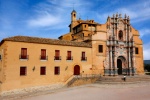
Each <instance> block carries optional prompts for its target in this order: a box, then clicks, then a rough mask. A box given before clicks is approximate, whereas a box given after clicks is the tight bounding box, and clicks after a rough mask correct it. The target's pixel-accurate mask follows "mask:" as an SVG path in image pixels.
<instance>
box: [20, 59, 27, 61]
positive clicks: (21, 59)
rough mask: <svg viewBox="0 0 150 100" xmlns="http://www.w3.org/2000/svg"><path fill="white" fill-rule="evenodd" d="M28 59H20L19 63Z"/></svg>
mask: <svg viewBox="0 0 150 100" xmlns="http://www.w3.org/2000/svg"><path fill="white" fill-rule="evenodd" d="M28 60H29V59H20V61H28Z"/></svg>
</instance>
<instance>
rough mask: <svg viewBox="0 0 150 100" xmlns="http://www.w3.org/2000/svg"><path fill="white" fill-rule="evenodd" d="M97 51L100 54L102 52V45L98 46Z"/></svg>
mask: <svg viewBox="0 0 150 100" xmlns="http://www.w3.org/2000/svg"><path fill="white" fill-rule="evenodd" d="M98 51H99V52H100V53H102V52H103V45H98Z"/></svg>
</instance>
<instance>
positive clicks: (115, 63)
mask: <svg viewBox="0 0 150 100" xmlns="http://www.w3.org/2000/svg"><path fill="white" fill-rule="evenodd" d="M114 49H115V50H114V51H115V52H114V71H115V73H114V75H115V76H116V75H118V68H117V57H116V46H115V47H114Z"/></svg>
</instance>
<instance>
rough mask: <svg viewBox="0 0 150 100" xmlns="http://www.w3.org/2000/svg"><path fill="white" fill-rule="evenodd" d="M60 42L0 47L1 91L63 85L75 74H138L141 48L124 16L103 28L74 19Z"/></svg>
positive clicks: (19, 39)
mask: <svg viewBox="0 0 150 100" xmlns="http://www.w3.org/2000/svg"><path fill="white" fill-rule="evenodd" d="M76 16H77V13H76V11H75V10H73V11H72V13H71V24H70V25H69V28H70V32H69V33H67V34H64V35H62V36H60V37H59V39H49V38H39V37H28V36H14V37H8V38H5V39H3V40H2V41H1V43H0V92H4V91H9V90H14V89H23V88H29V87H35V86H46V85H59V86H64V85H65V84H66V83H67V82H68V80H70V79H72V78H73V77H74V76H75V75H84V74H90V75H92V74H101V75H104V76H106V75H108V76H110V77H111V76H117V75H124V74H125V75H135V74H143V73H144V69H143V43H142V40H141V39H140V38H139V32H138V31H137V30H135V29H134V28H133V27H132V26H131V24H130V18H129V16H126V15H125V16H124V18H122V16H121V14H119V15H118V14H114V15H113V16H112V17H108V18H107V21H106V23H105V24H100V23H97V22H95V21H94V20H82V19H80V18H79V19H77V18H76Z"/></svg>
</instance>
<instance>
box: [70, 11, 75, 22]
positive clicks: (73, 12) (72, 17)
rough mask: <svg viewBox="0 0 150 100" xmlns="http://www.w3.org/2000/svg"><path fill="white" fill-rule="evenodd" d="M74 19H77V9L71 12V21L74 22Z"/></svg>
mask: <svg viewBox="0 0 150 100" xmlns="http://www.w3.org/2000/svg"><path fill="white" fill-rule="evenodd" d="M74 21H76V11H75V10H73V11H72V12H71V22H74Z"/></svg>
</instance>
